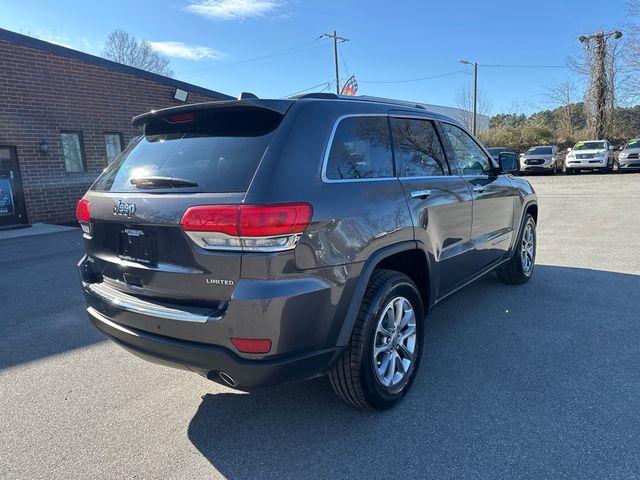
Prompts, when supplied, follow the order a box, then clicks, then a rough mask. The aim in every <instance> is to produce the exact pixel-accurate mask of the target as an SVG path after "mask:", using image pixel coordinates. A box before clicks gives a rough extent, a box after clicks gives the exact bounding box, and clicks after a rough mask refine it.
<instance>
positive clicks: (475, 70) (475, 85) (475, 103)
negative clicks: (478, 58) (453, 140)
mask: <svg viewBox="0 0 640 480" xmlns="http://www.w3.org/2000/svg"><path fill="white" fill-rule="evenodd" d="M477 125H478V63H477V62H476V63H474V64H473V132H472V133H473V134H474V135H475V134H476V130H477Z"/></svg>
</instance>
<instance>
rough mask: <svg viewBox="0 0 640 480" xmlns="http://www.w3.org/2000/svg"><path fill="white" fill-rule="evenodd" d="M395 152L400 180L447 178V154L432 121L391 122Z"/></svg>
mask: <svg viewBox="0 0 640 480" xmlns="http://www.w3.org/2000/svg"><path fill="white" fill-rule="evenodd" d="M391 133H392V135H393V151H394V153H395V157H396V165H397V167H398V169H399V172H398V176H400V177H429V176H433V175H448V174H449V169H448V167H447V164H446V160H445V158H444V150H443V148H442V145H441V144H440V139H439V138H438V134H437V133H436V129H435V127H434V126H433V123H432V122H430V121H429V120H417V119H411V118H392V119H391Z"/></svg>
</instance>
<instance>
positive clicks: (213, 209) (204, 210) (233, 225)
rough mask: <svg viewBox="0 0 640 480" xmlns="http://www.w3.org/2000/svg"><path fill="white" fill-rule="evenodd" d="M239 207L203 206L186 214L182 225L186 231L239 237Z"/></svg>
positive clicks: (192, 208) (188, 210)
mask: <svg viewBox="0 0 640 480" xmlns="http://www.w3.org/2000/svg"><path fill="white" fill-rule="evenodd" d="M238 213H239V211H238V206H237V205H230V206H227V205H215V206H214V205H201V206H198V207H191V208H189V209H187V211H186V212H184V215H183V216H182V220H180V225H181V226H182V228H183V229H184V230H186V231H196V232H220V233H226V234H227V235H234V236H237V235H238Z"/></svg>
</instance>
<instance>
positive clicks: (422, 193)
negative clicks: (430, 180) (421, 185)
mask: <svg viewBox="0 0 640 480" xmlns="http://www.w3.org/2000/svg"><path fill="white" fill-rule="evenodd" d="M429 195H431V190H414V191H413V192H411V198H427V197H428V196H429Z"/></svg>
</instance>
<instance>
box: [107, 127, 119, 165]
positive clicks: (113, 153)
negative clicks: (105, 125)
mask: <svg viewBox="0 0 640 480" xmlns="http://www.w3.org/2000/svg"><path fill="white" fill-rule="evenodd" d="M104 145H105V148H106V150H107V164H109V163H111V162H113V161H114V160H115V158H116V157H117V156H118V155H120V152H121V151H122V134H121V133H105V134H104Z"/></svg>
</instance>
